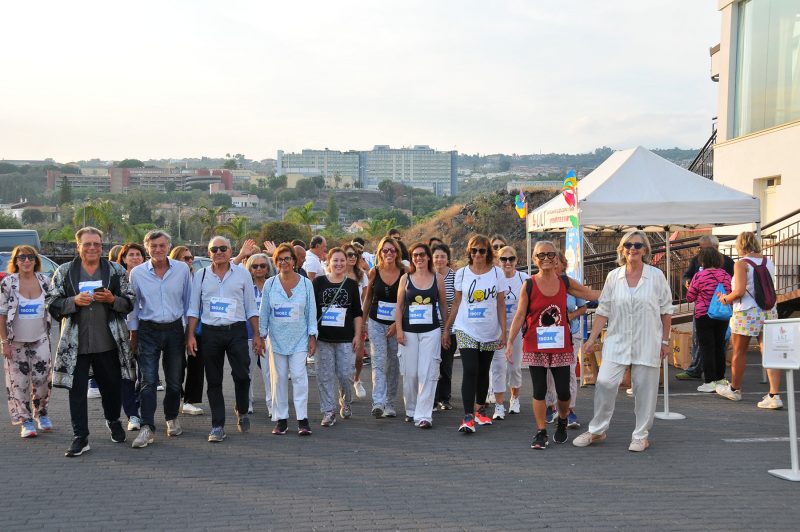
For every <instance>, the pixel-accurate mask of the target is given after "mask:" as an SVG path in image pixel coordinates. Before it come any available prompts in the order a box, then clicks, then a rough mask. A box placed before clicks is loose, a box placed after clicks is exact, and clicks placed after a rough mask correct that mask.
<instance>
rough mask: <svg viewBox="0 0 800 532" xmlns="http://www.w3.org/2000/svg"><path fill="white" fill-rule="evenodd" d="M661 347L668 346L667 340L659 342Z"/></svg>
mask: <svg viewBox="0 0 800 532" xmlns="http://www.w3.org/2000/svg"><path fill="white" fill-rule="evenodd" d="M661 345H669V340H661Z"/></svg>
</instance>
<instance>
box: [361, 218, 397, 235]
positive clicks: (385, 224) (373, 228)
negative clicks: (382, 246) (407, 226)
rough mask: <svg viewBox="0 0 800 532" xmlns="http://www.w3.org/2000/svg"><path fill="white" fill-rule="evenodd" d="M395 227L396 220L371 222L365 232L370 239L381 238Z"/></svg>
mask: <svg viewBox="0 0 800 532" xmlns="http://www.w3.org/2000/svg"><path fill="white" fill-rule="evenodd" d="M394 226H395V220H394V218H389V219H388V220H370V221H369V222H368V223H367V226H366V227H364V229H363V232H364V233H366V234H367V236H368V237H369V238H380V237H382V236H383V235H385V234H386V233H388V232H389V229H391V228H392V227H394Z"/></svg>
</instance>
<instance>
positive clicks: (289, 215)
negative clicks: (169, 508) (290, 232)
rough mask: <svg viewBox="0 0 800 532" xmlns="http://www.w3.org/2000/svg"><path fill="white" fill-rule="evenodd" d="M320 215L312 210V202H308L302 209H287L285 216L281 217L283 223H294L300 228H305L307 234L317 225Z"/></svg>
mask: <svg viewBox="0 0 800 532" xmlns="http://www.w3.org/2000/svg"><path fill="white" fill-rule="evenodd" d="M321 217H322V213H321V212H319V211H315V210H314V202H313V201H309V202H308V203H306V204H305V205H303V206H302V207H291V208H289V209H287V211H286V215H285V216H284V217H283V220H284V221H285V222H292V223H296V224H297V225H299V226H301V227H305V228H307V229H308V231H309V232H312V231H311V226H312V225H314V224H317V223H319V220H320V218H321Z"/></svg>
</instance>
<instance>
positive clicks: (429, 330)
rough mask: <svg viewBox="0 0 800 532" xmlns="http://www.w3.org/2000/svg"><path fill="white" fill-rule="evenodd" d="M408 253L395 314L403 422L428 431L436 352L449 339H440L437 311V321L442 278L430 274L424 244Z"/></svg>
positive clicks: (430, 262) (436, 377)
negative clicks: (408, 265)
mask: <svg viewBox="0 0 800 532" xmlns="http://www.w3.org/2000/svg"><path fill="white" fill-rule="evenodd" d="M409 252H410V253H411V269H410V271H409V272H408V273H407V274H405V275H403V277H402V278H401V279H400V288H399V290H398V293H397V310H396V313H395V323H396V324H397V343H399V344H400V348H399V354H400V356H399V358H400V374H401V375H403V400H404V402H405V407H406V417H405V420H406V421H408V422H414V423H415V424H416V426H417V427H419V428H421V429H429V428H431V426H433V417H432V414H433V401H434V398H435V395H436V383H437V382H438V380H439V363H440V362H441V360H440V358H439V356H440V348H441V347H447V346H448V345H449V341H450V338H449V335H447V336H444V337H442V331H441V330H440V329H439V323H440V322H439V312H437V308H438V309H439V310H440V311H441V314H442V318H441V319H443V320H445V321H446V320H447V305H446V304H445V301H446V296H445V291H444V278H443V277H442V276H441V275H439V274H438V273H436V272H435V271H434V270H433V257H432V256H431V250H430V248H429V247H428V245H427V244H423V243H421V242H420V243H417V244H414V245H412V246H411V247H410V248H409Z"/></svg>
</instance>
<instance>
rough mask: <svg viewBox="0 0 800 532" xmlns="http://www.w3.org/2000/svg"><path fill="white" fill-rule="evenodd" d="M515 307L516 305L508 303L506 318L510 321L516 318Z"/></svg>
mask: <svg viewBox="0 0 800 532" xmlns="http://www.w3.org/2000/svg"><path fill="white" fill-rule="evenodd" d="M515 306H516V305H515V304H514V303H506V318H508V319H509V320H510V319H513V318H514V313H515V311H516V310H517V309H515V308H514V307H515ZM508 323H509V325H510V324H511V322H510V321H509V322H508Z"/></svg>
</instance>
